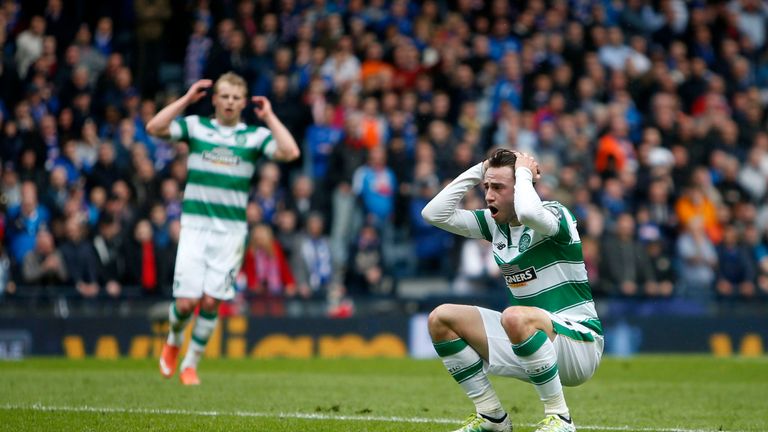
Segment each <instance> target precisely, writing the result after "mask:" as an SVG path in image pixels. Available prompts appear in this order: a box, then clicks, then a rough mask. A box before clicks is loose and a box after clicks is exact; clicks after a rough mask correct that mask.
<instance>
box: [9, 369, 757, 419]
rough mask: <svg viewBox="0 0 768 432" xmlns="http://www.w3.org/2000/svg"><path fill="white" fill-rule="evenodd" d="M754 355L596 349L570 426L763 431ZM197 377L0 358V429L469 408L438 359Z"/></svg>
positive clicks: (522, 395)
mask: <svg viewBox="0 0 768 432" xmlns="http://www.w3.org/2000/svg"><path fill="white" fill-rule="evenodd" d="M766 366H768V359H766V358H760V359H716V358H711V357H699V356H641V357H636V358H632V359H612V358H606V359H604V360H603V364H602V365H601V366H600V369H599V370H598V373H597V375H596V376H595V377H594V378H593V379H592V380H591V381H589V382H588V383H587V384H585V385H583V386H581V387H576V388H566V398H567V400H568V403H569V406H570V408H571V412H572V413H573V416H574V419H575V420H576V425H577V427H578V429H579V430H596V431H624V432H632V431H637V432H650V431H661V432H674V431H680V432H686V431H687V432H693V431H696V432H698V431H720V430H723V431H766V430H768V416H767V415H766V414H765V413H766V406H767V405H766V394H765V391H766V389H767V388H768V373H766V372H765V371H766ZM200 377H201V379H202V380H203V385H202V386H200V387H193V388H188V387H183V386H182V385H181V384H180V383H179V381H178V378H177V377H174V378H173V379H171V380H165V379H163V378H162V377H161V376H160V373H159V372H158V370H157V366H156V363H155V361H154V360H153V361H149V360H138V361H137V360H117V361H99V360H90V359H89V360H66V359H31V360H25V361H21V362H4V363H3V362H0V389H2V391H1V392H0V431H23V430H34V431H37V430H60V431H75V430H77V431H84V430H97V431H113V430H114V431H118V430H119V431H145V430H156V431H171V430H178V431H191V430H212V431H240V430H242V431H246V430H247V431H333V432H339V431H405V430H409V431H414V430H418V431H447V430H452V429H454V428H456V427H457V426H458V425H459V423H460V420H461V419H463V418H464V417H466V416H467V415H468V414H470V413H471V412H472V411H473V406H472V405H471V403H470V402H469V401H468V399H467V398H466V397H465V396H464V394H463V392H462V391H461V389H460V387H459V386H458V385H457V384H456V383H455V382H454V381H453V380H452V379H451V378H450V376H449V375H448V373H447V372H446V371H445V370H444V368H443V366H442V364H441V363H440V362H439V361H417V360H352V359H341V360H204V361H203V363H202V364H201V369H200ZM492 380H493V382H494V386H495V388H496V390H497V392H498V393H499V396H500V397H501V399H502V402H503V404H504V407H505V408H507V409H508V411H509V412H510V414H511V415H512V419H513V422H514V425H515V431H516V432H529V431H533V430H534V426H533V425H534V424H535V423H536V422H537V421H538V420H540V419H541V418H542V416H543V415H542V408H541V404H540V403H539V401H538V397H537V395H536V393H535V391H534V389H533V387H532V386H531V385H529V384H525V383H522V382H519V381H516V380H513V379H504V378H498V377H493V378H492ZM281 414H282V416H281Z"/></svg>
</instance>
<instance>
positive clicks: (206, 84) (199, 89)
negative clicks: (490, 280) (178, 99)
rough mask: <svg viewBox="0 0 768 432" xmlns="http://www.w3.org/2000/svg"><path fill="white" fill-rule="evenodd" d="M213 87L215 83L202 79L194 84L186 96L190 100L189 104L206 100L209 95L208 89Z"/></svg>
mask: <svg viewBox="0 0 768 432" xmlns="http://www.w3.org/2000/svg"><path fill="white" fill-rule="evenodd" d="M211 87H213V81H211V80H209V79H201V80H198V81H196V82H195V83H194V84H192V86H190V87H189V90H187V94H186V95H184V96H185V97H186V98H187V99H188V100H189V103H195V102H197V101H199V100H200V99H202V98H204V97H205V96H206V95H207V94H208V89H209V88H211Z"/></svg>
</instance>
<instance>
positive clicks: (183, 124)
mask: <svg viewBox="0 0 768 432" xmlns="http://www.w3.org/2000/svg"><path fill="white" fill-rule="evenodd" d="M170 132H171V139H173V140H175V141H186V142H188V143H189V159H188V161H187V169H188V174H187V186H186V188H185V189H184V201H183V203H182V214H181V225H182V226H190V227H197V228H206V229H209V230H213V231H226V232H232V231H237V230H239V231H242V232H246V231H247V224H246V221H245V209H246V206H247V204H248V193H249V191H250V187H251V178H252V177H253V175H254V173H255V171H256V162H257V161H258V160H259V159H260V158H261V157H263V156H266V157H268V158H270V159H271V158H272V155H274V153H275V150H276V144H275V142H274V141H273V140H272V133H271V132H270V130H269V129H267V128H263V127H258V126H248V125H246V124H245V123H238V124H237V125H236V126H234V127H224V126H221V125H219V124H218V123H217V122H216V120H215V119H214V120H212V119H209V118H206V117H200V116H196V115H193V116H187V117H184V118H178V119H175V120H174V121H173V122H172V123H171V127H170Z"/></svg>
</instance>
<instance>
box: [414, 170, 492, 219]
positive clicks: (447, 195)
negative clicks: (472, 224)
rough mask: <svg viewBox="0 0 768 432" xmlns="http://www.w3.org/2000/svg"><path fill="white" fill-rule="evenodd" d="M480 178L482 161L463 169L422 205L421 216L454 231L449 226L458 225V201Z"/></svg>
mask: <svg viewBox="0 0 768 432" xmlns="http://www.w3.org/2000/svg"><path fill="white" fill-rule="evenodd" d="M482 179H483V164H482V163H479V164H477V165H475V166H473V167H471V168H469V169H468V170H466V171H464V172H463V173H462V174H461V175H459V176H458V177H456V178H455V179H454V180H453V181H452V182H451V183H450V184H448V186H446V187H445V188H444V189H443V190H441V191H440V192H439V193H438V194H437V195H435V197H434V198H432V200H431V201H430V202H429V203H427V205H426V206H424V209H423V210H422V211H421V217H423V218H424V220H426V221H427V222H428V223H430V224H432V225H434V226H436V227H438V228H442V229H445V230H448V231H451V232H454V231H453V230H452V229H450V228H455V227H458V226H459V223H460V220H459V217H458V215H457V208H458V206H459V202H461V199H462V198H463V197H464V195H465V194H466V193H467V191H468V190H470V189H472V188H473V187H475V186H477V184H479V183H480V182H481V181H482Z"/></svg>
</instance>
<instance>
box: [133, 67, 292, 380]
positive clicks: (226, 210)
mask: <svg viewBox="0 0 768 432" xmlns="http://www.w3.org/2000/svg"><path fill="white" fill-rule="evenodd" d="M211 86H213V96H212V103H213V107H214V118H212V119H211V118H206V117H200V116H195V115H192V116H187V117H183V118H177V117H178V116H180V115H181V114H182V113H183V112H184V110H185V109H186V108H187V107H188V106H189V105H191V104H193V103H195V102H197V101H199V100H201V99H202V98H204V97H205V96H206V92H207V90H208V89H209V88H210V87H211ZM247 93H248V91H247V84H246V82H245V80H244V79H243V78H242V77H240V76H238V75H236V74H234V73H232V72H228V73H225V74H223V75H222V76H221V77H219V79H218V80H217V81H216V83H215V84H214V83H213V82H212V81H211V80H207V79H203V80H199V81H197V82H195V83H194V84H192V86H191V87H190V88H189V90H188V91H187V93H186V94H185V95H184V96H182V97H181V98H179V99H178V100H176V101H174V102H172V103H171V104H169V105H168V106H166V107H165V108H163V109H162V110H161V111H160V112H158V113H157V115H155V116H154V117H153V118H152V120H150V121H149V123H147V132H149V133H150V134H151V135H154V136H157V137H161V138H170V139H172V140H174V141H185V142H187V143H188V144H189V159H188V161H187V168H188V176H187V186H186V189H185V190H184V201H183V203H182V214H181V235H180V239H179V247H178V252H177V256H176V268H175V270H174V277H173V296H174V298H175V301H174V302H173V303H172V304H171V307H170V310H169V311H168V317H169V320H170V332H169V333H168V339H167V341H166V343H165V345H164V346H163V351H162V354H161V356H160V372H161V373H162V374H163V376H165V377H167V378H168V377H171V376H173V374H174V373H175V372H176V364H177V358H178V355H179V349H180V347H181V345H182V342H183V332H184V329H185V327H186V325H187V323H188V322H189V320H190V317H191V316H192V313H193V311H194V310H195V308H196V307H197V306H198V305H199V306H200V313H199V316H198V317H197V318H196V319H195V324H194V327H193V328H192V340H191V341H190V343H189V349H188V350H187V353H186V356H185V357H184V360H183V361H182V363H181V374H180V378H181V382H182V383H183V384H185V385H197V384H200V379H199V378H198V375H197V365H198V363H199V361H200V357H201V356H202V354H203V351H204V350H205V345H206V343H207V342H208V338H210V336H211V333H212V332H213V330H214V328H215V327H216V319H217V313H218V309H219V303H220V302H221V301H222V300H229V299H231V298H232V297H233V296H234V287H233V283H234V278H235V275H236V274H237V272H238V271H239V269H240V264H241V262H242V258H243V252H244V248H245V239H246V236H247V233H248V230H247V225H246V219H245V209H246V205H247V203H248V192H249V189H250V185H251V177H253V175H254V173H255V170H256V162H257V161H258V160H259V159H261V158H263V157H266V158H268V159H271V160H275V161H281V162H288V161H292V160H294V159H296V158H298V157H299V147H298V145H297V144H296V141H295V140H294V138H293V136H292V135H291V133H290V132H289V131H288V129H286V128H285V126H284V125H283V123H282V122H281V121H280V119H278V118H277V116H276V115H275V113H274V112H273V111H272V106H271V104H270V102H269V100H267V98H265V97H263V96H253V97H252V98H251V101H252V102H253V104H254V106H255V108H254V112H255V113H256V116H257V117H258V118H259V119H260V120H262V121H263V122H264V123H265V124H266V126H267V127H266V128H264V127H259V126H253V125H247V124H245V123H243V122H242V121H241V119H240V115H241V113H242V111H243V109H245V107H246V104H247V101H248V99H247V98H248V94H247Z"/></svg>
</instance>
